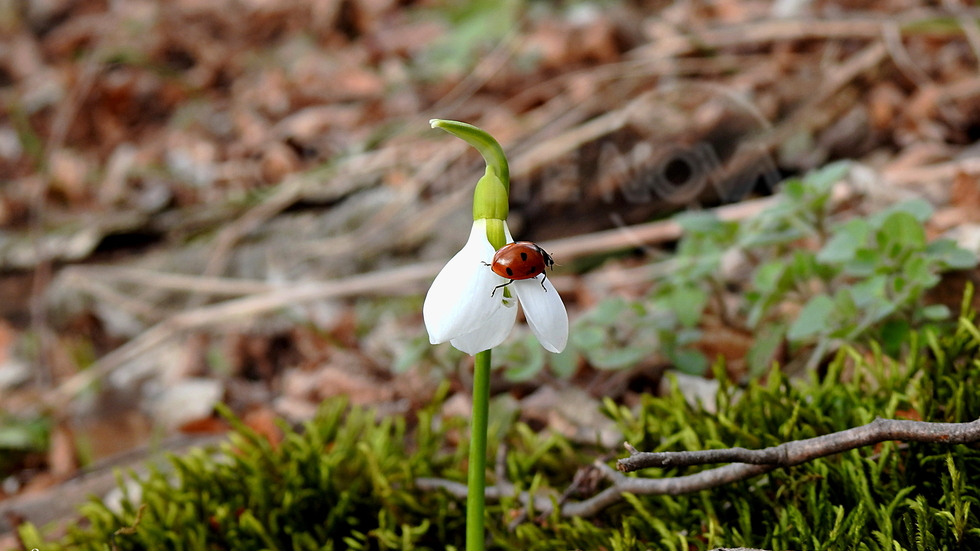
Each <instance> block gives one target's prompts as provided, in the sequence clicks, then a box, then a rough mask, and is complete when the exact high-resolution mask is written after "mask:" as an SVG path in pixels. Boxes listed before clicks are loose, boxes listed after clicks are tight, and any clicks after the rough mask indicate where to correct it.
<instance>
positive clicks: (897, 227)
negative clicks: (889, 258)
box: [878, 211, 926, 249]
mask: <svg viewBox="0 0 980 551" xmlns="http://www.w3.org/2000/svg"><path fill="white" fill-rule="evenodd" d="M878 244H879V246H881V247H882V248H886V247H889V246H891V245H893V244H894V245H898V246H900V247H901V248H908V249H913V248H923V247H925V245H926V230H925V228H923V227H922V222H920V221H919V220H918V219H917V218H916V217H915V216H914V215H912V214H911V213H909V212H906V211H898V212H894V213H892V214H891V215H889V216H888V218H885V221H884V222H882V224H881V229H880V230H878Z"/></svg>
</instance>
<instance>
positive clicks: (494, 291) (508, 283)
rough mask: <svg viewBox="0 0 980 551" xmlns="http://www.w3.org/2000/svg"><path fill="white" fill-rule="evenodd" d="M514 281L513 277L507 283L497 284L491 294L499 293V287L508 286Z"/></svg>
mask: <svg viewBox="0 0 980 551" xmlns="http://www.w3.org/2000/svg"><path fill="white" fill-rule="evenodd" d="M513 282H514V280H513V279H512V280H510V281H508V282H507V283H502V284H500V285H497V286H496V287H494V288H493V292H492V293H490V296H493V295H495V294H496V293H497V289H500V288H501V287H506V286H508V285H510V284H511V283H513Z"/></svg>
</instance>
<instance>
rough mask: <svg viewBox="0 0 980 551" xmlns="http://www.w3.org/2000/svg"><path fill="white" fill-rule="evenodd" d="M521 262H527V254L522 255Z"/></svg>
mask: <svg viewBox="0 0 980 551" xmlns="http://www.w3.org/2000/svg"><path fill="white" fill-rule="evenodd" d="M521 260H523V261H524V262H527V253H521Z"/></svg>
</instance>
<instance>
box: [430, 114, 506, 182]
mask: <svg viewBox="0 0 980 551" xmlns="http://www.w3.org/2000/svg"><path fill="white" fill-rule="evenodd" d="M429 124H430V125H432V128H441V129H443V130H445V131H446V132H449V133H450V134H452V135H453V136H456V137H457V138H459V139H461V140H463V141H464V142H466V143H468V144H470V145H472V146H473V147H475V148H476V150H477V151H479V152H480V155H483V160H484V161H486V162H487V166H488V167H493V170H494V171H495V172H496V173H497V176H498V177H499V178H500V182H501V183H502V184H503V185H504V191H505V192H506V193H508V194H509V193H510V167H508V166H507V157H506V156H504V150H503V148H502V147H500V144H499V143H497V140H495V139H493V136H491V135H490V134H487V133H486V132H484V131H483V130H480V129H479V128H477V127H475V126H473V125H472V124H466V123H465V122H459V121H447V120H444V119H432V120H430V121H429Z"/></svg>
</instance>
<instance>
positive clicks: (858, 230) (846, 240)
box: [817, 218, 870, 263]
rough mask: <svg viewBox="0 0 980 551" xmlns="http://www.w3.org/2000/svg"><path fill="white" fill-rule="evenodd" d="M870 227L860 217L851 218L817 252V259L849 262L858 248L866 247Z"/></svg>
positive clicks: (828, 261)
mask: <svg viewBox="0 0 980 551" xmlns="http://www.w3.org/2000/svg"><path fill="white" fill-rule="evenodd" d="M869 232H870V227H869V226H868V223H867V222H865V221H864V220H861V219H860V218H855V219H853V220H849V221H848V222H847V223H845V224H842V225H841V226H840V227H838V228H837V231H836V232H835V233H834V236H833V237H832V238H830V240H829V241H827V244H826V245H824V247H823V249H821V250H820V252H819V253H817V260H818V261H820V262H824V263H830V262H849V261H850V260H852V259H853V258H854V255H855V253H857V251H858V249H860V248H861V247H864V245H865V243H866V242H867V239H868V233H869Z"/></svg>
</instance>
